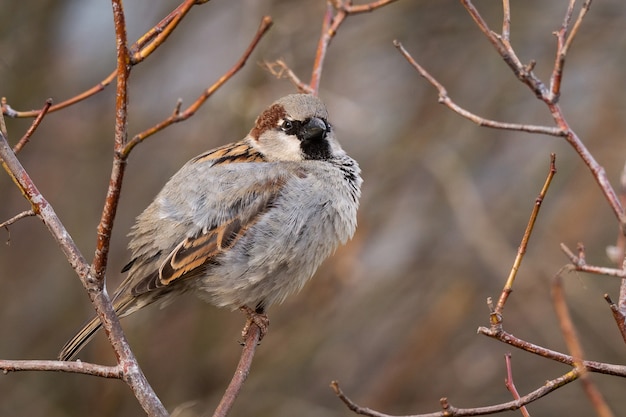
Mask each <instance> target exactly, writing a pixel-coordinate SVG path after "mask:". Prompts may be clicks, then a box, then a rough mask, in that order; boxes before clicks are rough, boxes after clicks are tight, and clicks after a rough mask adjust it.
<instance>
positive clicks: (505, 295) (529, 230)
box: [491, 154, 556, 325]
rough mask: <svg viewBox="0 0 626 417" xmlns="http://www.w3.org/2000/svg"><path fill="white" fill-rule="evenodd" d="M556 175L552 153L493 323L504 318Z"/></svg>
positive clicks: (495, 311) (493, 315) (497, 322)
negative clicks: (505, 308) (541, 209)
mask: <svg viewBox="0 0 626 417" xmlns="http://www.w3.org/2000/svg"><path fill="white" fill-rule="evenodd" d="M555 175H556V155H555V154H550V168H549V170H548V175H547V177H546V180H545V182H544V184H543V187H542V188H541V191H540V192H539V195H538V196H537V198H536V199H535V205H534V206H533V209H532V211H531V213H530V218H529V219H528V224H527V225H526V230H525V231H524V236H523V237H522V241H521V243H520V245H519V247H518V249H517V255H516V256H515V260H514V261H513V266H512V267H511V272H510V273H509V276H508V278H507V280H506V283H505V284H504V288H503V289H502V293H501V294H500V298H499V299H498V303H497V304H496V308H495V310H494V311H493V313H492V314H491V323H492V325H500V324H501V322H502V320H501V317H502V312H503V310H504V304H505V303H506V300H507V299H508V297H509V295H510V294H511V292H512V291H513V283H514V282H515V278H516V277H517V271H518V270H519V268H520V266H521V265H522V260H523V259H524V255H525V254H526V248H527V247H528V241H529V240H530V235H531V234H532V232H533V228H534V227H535V222H536V221H537V216H538V214H539V209H540V208H541V204H542V203H543V200H544V199H545V197H546V194H547V192H548V188H550V184H551V183H552V179H553V178H554V176H555Z"/></svg>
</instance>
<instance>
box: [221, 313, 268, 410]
mask: <svg viewBox="0 0 626 417" xmlns="http://www.w3.org/2000/svg"><path fill="white" fill-rule="evenodd" d="M260 337H261V329H260V328H259V327H258V326H257V325H256V324H254V323H252V324H251V325H250V327H249V328H248V331H247V333H246V339H245V342H244V346H243V349H242V351H241V358H240V359H239V363H238V364H237V369H236V370H235V373H234V375H233V378H232V379H231V381H230V384H229V385H228V388H226V392H224V396H222V399H221V401H220V403H219V405H218V406H217V408H216V409H215V413H213V417H225V416H226V415H227V414H228V412H229V411H230V409H231V408H232V406H233V404H234V402H235V400H236V399H237V396H238V395H239V393H240V392H241V388H242V387H243V383H244V382H245V381H246V378H247V377H248V374H249V373H250V366H252V359H253V358H254V353H255V352H256V348H257V346H258V344H259V340H260Z"/></svg>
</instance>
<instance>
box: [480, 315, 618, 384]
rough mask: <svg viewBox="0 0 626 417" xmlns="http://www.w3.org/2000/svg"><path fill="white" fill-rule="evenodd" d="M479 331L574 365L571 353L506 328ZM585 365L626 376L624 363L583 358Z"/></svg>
mask: <svg viewBox="0 0 626 417" xmlns="http://www.w3.org/2000/svg"><path fill="white" fill-rule="evenodd" d="M477 332H478V333H479V334H482V335H485V336H489V337H491V338H492V339H496V340H499V341H500V342H502V343H506V344H507V345H510V346H513V347H515V348H518V349H521V350H523V351H525V352H529V353H533V354H535V355H537V356H541V357H543V358H546V359H550V360H553V361H555V362H560V363H563V364H565V365H570V366H574V362H575V361H574V358H573V357H571V356H570V355H566V354H564V353H561V352H557V351H555V350H552V349H548V348H545V347H543V346H539V345H535V344H533V343H530V342H527V341H525V340H523V339H520V338H518V337H516V336H513V335H512V334H511V333H508V332H506V331H504V330H499V329H495V328H487V327H483V326H481V327H479V328H478V330H477ZM582 363H583V365H584V367H585V368H586V369H587V370H588V371H589V372H594V373H599V374H604V375H613V376H620V377H626V366H624V365H615V364H610V363H605V362H597V361H589V360H583V362H582Z"/></svg>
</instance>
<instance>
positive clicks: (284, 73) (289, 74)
mask: <svg viewBox="0 0 626 417" xmlns="http://www.w3.org/2000/svg"><path fill="white" fill-rule="evenodd" d="M261 66H262V67H263V68H265V69H266V70H267V71H268V72H269V73H270V74H272V75H273V76H274V77H276V78H277V79H279V80H280V79H282V78H287V79H288V80H289V81H291V83H292V84H293V85H294V87H296V88H297V89H298V91H299V92H300V93H305V94H312V93H313V90H311V86H310V85H308V84H307V83H305V82H303V81H301V80H300V78H298V76H297V75H296V73H295V72H293V71H292V70H291V68H289V67H288V66H287V64H286V63H285V61H283V60H282V59H277V60H276V61H274V62H268V61H263V63H262V65H261Z"/></svg>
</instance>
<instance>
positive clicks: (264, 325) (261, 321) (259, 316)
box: [239, 306, 270, 342]
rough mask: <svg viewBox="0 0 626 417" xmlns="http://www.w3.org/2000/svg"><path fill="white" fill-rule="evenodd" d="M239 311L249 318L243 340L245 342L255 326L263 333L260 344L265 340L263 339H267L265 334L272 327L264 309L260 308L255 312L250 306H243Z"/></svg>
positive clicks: (242, 332) (260, 335) (242, 334)
mask: <svg viewBox="0 0 626 417" xmlns="http://www.w3.org/2000/svg"><path fill="white" fill-rule="evenodd" d="M239 310H241V311H243V313H244V314H245V315H246V317H247V318H248V319H247V320H246V325H245V326H244V327H243V330H242V331H241V337H243V339H244V340H245V339H246V337H247V336H248V332H250V327H251V326H252V325H253V324H254V325H256V326H257V327H258V328H259V330H260V331H261V332H260V334H259V342H260V341H261V340H262V339H263V337H265V334H266V333H267V329H268V327H269V326H270V319H269V318H268V317H267V314H265V313H264V312H263V309H262V308H258V309H256V310H254V309H252V308H250V307H248V306H241V307H239Z"/></svg>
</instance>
